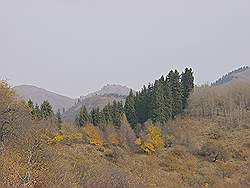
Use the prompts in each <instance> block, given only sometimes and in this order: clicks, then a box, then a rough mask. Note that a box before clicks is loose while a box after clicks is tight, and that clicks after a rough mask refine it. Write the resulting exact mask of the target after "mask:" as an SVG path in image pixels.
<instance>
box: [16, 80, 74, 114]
mask: <svg viewBox="0 0 250 188" xmlns="http://www.w3.org/2000/svg"><path fill="white" fill-rule="evenodd" d="M13 89H14V90H15V92H16V93H17V95H18V96H19V97H20V98H21V99H24V100H26V101H28V100H29V99H31V100H32V101H33V102H34V103H37V104H41V103H42V102H43V101H44V100H48V101H49V102H50V103H51V105H52V107H53V110H54V111H57V110H58V109H60V110H61V111H62V110H63V108H64V109H65V110H67V109H69V108H70V107H71V106H73V105H74V104H75V102H76V101H77V100H76V99H72V98H69V97H66V96H62V95H59V94H56V93H54V92H50V91H47V90H45V89H42V88H39V87H36V86H32V85H20V86H16V87H14V88H13Z"/></svg>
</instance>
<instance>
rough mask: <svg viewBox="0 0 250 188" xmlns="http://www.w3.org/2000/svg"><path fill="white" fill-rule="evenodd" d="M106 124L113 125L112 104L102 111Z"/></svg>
mask: <svg viewBox="0 0 250 188" xmlns="http://www.w3.org/2000/svg"><path fill="white" fill-rule="evenodd" d="M102 113H103V116H104V119H105V123H106V124H109V123H112V106H111V104H110V103H108V104H107V105H106V106H105V107H104V108H103V110H102Z"/></svg>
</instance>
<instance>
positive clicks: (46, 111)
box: [41, 100, 53, 120]
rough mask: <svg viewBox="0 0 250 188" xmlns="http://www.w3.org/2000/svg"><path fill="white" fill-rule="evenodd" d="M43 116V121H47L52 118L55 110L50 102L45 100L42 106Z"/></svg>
mask: <svg viewBox="0 0 250 188" xmlns="http://www.w3.org/2000/svg"><path fill="white" fill-rule="evenodd" d="M41 114H42V117H43V119H45V120H47V119H49V118H51V117H52V115H53V110H52V106H51V105H50V103H49V101H47V100H45V101H44V102H43V103H42V104H41Z"/></svg>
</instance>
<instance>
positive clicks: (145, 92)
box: [124, 68, 194, 127]
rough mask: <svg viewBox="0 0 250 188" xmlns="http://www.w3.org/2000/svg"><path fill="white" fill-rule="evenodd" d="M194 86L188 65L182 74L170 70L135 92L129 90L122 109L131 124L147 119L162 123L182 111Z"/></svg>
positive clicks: (191, 72) (134, 124)
mask: <svg viewBox="0 0 250 188" xmlns="http://www.w3.org/2000/svg"><path fill="white" fill-rule="evenodd" d="M193 88H194V76H193V71H192V69H191V68H190V69H188V68H186V69H185V71H184V72H183V73H182V74H180V73H179V72H178V71H177V70H175V71H173V70H171V71H170V72H169V74H168V75H167V76H166V77H164V76H162V77H161V78H160V79H159V80H156V81H155V82H154V84H149V85H148V87H146V86H144V87H143V88H142V90H141V91H139V92H137V93H136V94H134V93H133V91H132V90H131V91H130V94H129V96H128V97H127V99H126V102H125V106H124V112H125V114H126V117H127V119H128V121H129V123H130V124H131V125H132V126H133V127H135V126H136V124H137V123H144V122H146V121H147V120H148V119H151V120H153V121H154V122H160V123H165V122H166V121H168V120H169V119H173V118H175V117H176V115H178V114H180V113H182V112H183V110H184V109H185V108H186V107H187V100H188V97H189V95H190V93H191V92H192V91H193Z"/></svg>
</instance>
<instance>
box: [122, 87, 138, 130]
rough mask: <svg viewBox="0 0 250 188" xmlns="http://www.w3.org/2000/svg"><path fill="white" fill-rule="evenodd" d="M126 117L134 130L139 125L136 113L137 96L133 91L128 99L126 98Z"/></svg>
mask: <svg viewBox="0 0 250 188" xmlns="http://www.w3.org/2000/svg"><path fill="white" fill-rule="evenodd" d="M124 111H125V115H126V117H127V119H128V122H129V123H130V125H131V126H132V127H133V128H134V127H135V125H136V124H137V118H136V111H135V95H134V93H133V90H132V89H131V90H130V93H129V95H128V97H127V98H126V101H125V105H124Z"/></svg>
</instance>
